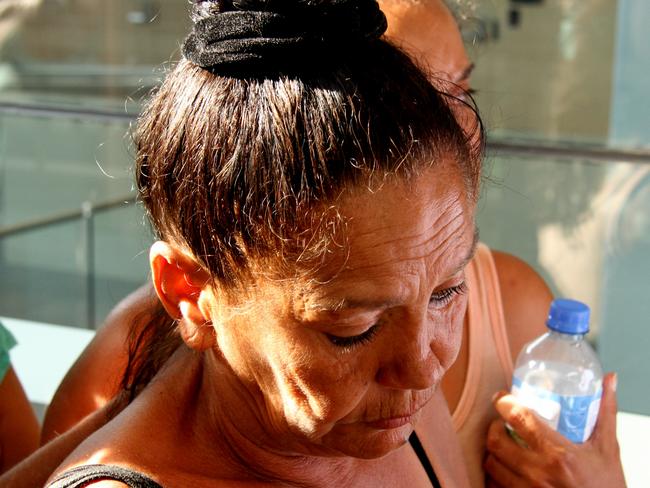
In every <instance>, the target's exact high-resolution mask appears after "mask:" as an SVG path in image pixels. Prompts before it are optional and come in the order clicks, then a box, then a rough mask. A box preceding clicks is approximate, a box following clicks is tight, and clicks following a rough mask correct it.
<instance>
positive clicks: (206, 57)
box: [183, 0, 387, 71]
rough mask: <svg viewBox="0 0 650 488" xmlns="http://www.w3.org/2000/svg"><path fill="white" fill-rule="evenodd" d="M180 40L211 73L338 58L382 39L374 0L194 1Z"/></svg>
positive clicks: (381, 22)
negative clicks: (190, 23)
mask: <svg viewBox="0 0 650 488" xmlns="http://www.w3.org/2000/svg"><path fill="white" fill-rule="evenodd" d="M192 20H193V22H194V26H193V29H192V31H191V32H190V34H189V36H188V37H187V38H186V39H185V42H184V44H183V55H184V56H185V58H186V59H188V60H189V61H191V62H192V63H194V64H196V65H198V66H200V67H202V68H205V69H210V70H214V71H221V70H235V71H268V70H273V71H283V70H287V69H298V70H300V69H302V68H303V67H305V66H308V65H310V64H315V63H320V62H323V61H325V60H326V59H336V58H337V57H340V56H343V55H345V54H346V53H348V52H350V51H353V50H354V49H355V48H356V47H358V46H360V45H362V44H364V43H367V42H368V41H373V40H376V39H378V38H379V37H381V35H382V34H383V33H384V31H385V30H386V27H387V24H386V17H385V16H384V14H383V12H382V11H381V10H380V9H379V5H378V4H377V2H376V1H375V0H329V1H327V0H196V1H195V3H194V6H193V12H192Z"/></svg>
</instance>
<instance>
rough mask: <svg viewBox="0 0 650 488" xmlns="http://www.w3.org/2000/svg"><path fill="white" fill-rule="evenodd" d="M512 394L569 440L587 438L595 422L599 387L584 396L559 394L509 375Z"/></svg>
mask: <svg viewBox="0 0 650 488" xmlns="http://www.w3.org/2000/svg"><path fill="white" fill-rule="evenodd" d="M512 394H513V395H514V396H515V397H516V398H517V400H518V401H519V403H521V404H522V405H524V406H525V407H528V408H530V409H532V410H535V412H537V414H538V415H539V416H540V417H541V418H542V420H544V421H545V422H546V423H547V424H548V425H549V426H550V427H551V428H552V429H553V430H556V431H558V432H559V433H561V434H562V435H564V436H565V437H566V438H567V439H569V440H570V441H572V442H576V443H582V442H585V441H586V440H587V439H589V436H591V432H592V431H593V430H594V426H595V425H596V419H597V418H598V411H599V409H600V396H601V394H602V390H600V389H599V390H598V392H596V394H594V395H588V396H563V395H558V394H557V393H553V392H552V391H549V390H546V389H544V388H539V387H536V386H531V385H529V384H527V383H522V381H521V380H520V379H518V378H517V377H516V376H514V377H513V378H512Z"/></svg>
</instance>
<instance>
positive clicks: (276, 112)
mask: <svg viewBox="0 0 650 488" xmlns="http://www.w3.org/2000/svg"><path fill="white" fill-rule="evenodd" d="M194 20H195V27H194V31H193V33H192V34H191V35H190V37H189V38H188V39H187V40H186V43H185V46H184V52H185V56H186V59H185V60H183V61H182V62H181V63H180V64H179V65H178V66H177V67H176V69H175V70H174V71H173V72H172V73H171V74H170V75H169V77H168V78H167V80H166V81H165V83H164V84H163V86H162V87H161V88H160V90H159V91H158V93H157V94H156V95H155V96H154V97H153V99H152V101H151V102H150V104H149V106H148V108H147V110H146V112H145V113H144V115H143V117H142V119H141V121H140V125H139V129H138V133H137V145H138V157H137V180H138V187H139V191H140V194H141V198H142V201H143V202H144V204H145V207H146V209H147V211H148V213H149V215H150V217H151V220H152V222H153V224H154V226H155V228H156V230H157V232H158V234H159V237H160V239H161V242H159V243H157V244H156V245H155V246H154V247H153V249H152V254H151V256H152V269H153V278H154V284H155V285H156V288H157V290H158V293H159V295H160V297H161V300H162V302H163V304H164V305H165V307H166V308H167V310H168V311H169V312H170V314H171V315H172V316H173V317H175V318H178V319H179V324H180V329H181V331H182V333H183V336H184V338H185V339H186V342H187V343H188V344H189V345H190V347H193V348H194V349H197V350H201V351H207V353H206V354H207V355H208V356H209V357H211V358H213V359H212V361H213V362H214V364H221V365H222V366H223V367H224V368H226V369H227V371H229V374H231V376H232V381H233V382H235V383H236V384H237V385H238V386H237V387H236V388H241V389H242V391H246V394H247V395H250V396H251V398H253V399H255V401H254V402H253V404H251V405H250V406H249V407H250V410H251V411H250V412H248V413H247V414H246V415H248V417H247V418H250V419H255V422H257V424H258V425H257V427H256V429H257V430H258V431H259V435H260V436H261V437H260V439H263V440H262V441H261V442H263V443H266V444H276V445H275V446H271V445H270V446H269V447H270V448H273V447H277V448H281V449H288V450H292V451H295V452H310V453H317V454H324V455H327V454H332V455H338V454H346V455H353V456H356V457H376V456H380V455H383V454H386V453H387V452H389V451H390V450H392V449H394V448H396V447H397V446H399V445H401V443H403V442H404V441H405V440H406V438H407V437H408V434H409V433H410V429H412V426H413V423H414V422H415V419H416V418H417V412H418V411H419V409H420V408H421V407H422V406H423V405H424V404H425V403H426V401H427V400H428V399H429V398H430V396H431V394H432V392H433V390H434V389H435V387H436V386H437V384H438V382H439V381H440V377H441V375H442V374H443V373H444V371H445V370H446V369H447V368H448V367H449V366H450V365H451V363H452V362H453V360H454V358H455V355H456V352H457V349H458V346H459V340H460V325H461V323H462V318H463V314H464V307H465V301H464V298H463V293H464V274H463V269H464V266H465V265H466V264H467V261H468V259H469V258H470V257H471V254H472V252H473V247H474V244H475V232H474V215H473V214H474V206H475V200H476V197H477V193H478V184H479V179H480V147H476V146H477V144H476V141H478V140H480V137H479V138H477V137H475V134H467V133H466V132H465V131H463V129H462V128H461V127H460V126H459V124H458V123H457V121H456V119H455V117H454V112H455V104H459V103H461V104H462V103H463V102H462V101H458V100H456V99H455V98H453V97H450V96H446V95H445V94H441V93H440V92H438V91H437V90H436V89H435V88H434V87H433V86H432V85H431V84H430V83H429V81H428V80H427V77H426V76H425V75H424V74H423V73H421V72H420V71H419V70H418V68H417V67H416V66H415V65H414V64H413V63H412V62H411V61H410V60H409V58H408V57H407V56H406V55H404V54H403V53H402V52H401V51H399V50H398V49H396V48H394V47H393V46H391V45H390V44H388V43H387V42H385V41H384V40H382V39H380V36H381V34H382V33H383V31H384V29H385V19H384V17H383V14H381V12H380V11H379V10H378V7H377V4H376V2H374V1H370V0H367V1H365V0H338V1H336V0H332V1H318V2H316V1H306V0H305V1H299V0H296V1H291V2H290V1H287V0H278V1H273V0H266V1H263V0H249V1H232V2H222V1H219V2H211V1H203V2H199V3H197V4H196V6H195V11H194ZM479 126H480V125H478V124H477V127H479ZM242 415H244V413H242ZM254 430H255V428H254Z"/></svg>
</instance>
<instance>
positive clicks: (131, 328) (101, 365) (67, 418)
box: [41, 285, 157, 444]
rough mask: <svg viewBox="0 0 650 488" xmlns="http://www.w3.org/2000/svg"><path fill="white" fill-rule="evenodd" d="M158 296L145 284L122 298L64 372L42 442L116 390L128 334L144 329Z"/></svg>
mask: <svg viewBox="0 0 650 488" xmlns="http://www.w3.org/2000/svg"><path fill="white" fill-rule="evenodd" d="M156 300H157V297H156V295H155V292H154V291H153V287H152V286H151V285H144V286H142V287H140V288H138V289H137V290H136V291H134V292H133V293H131V294H130V295H129V296H127V297H126V298H124V299H123V300H122V301H121V302H120V303H119V304H118V305H117V306H116V307H115V308H114V309H113V310H112V311H111V313H110V314H109V315H108V317H107V318H106V320H105V322H104V324H103V325H102V327H101V328H100V329H99V330H98V331H97V333H96V334H95V337H94V338H93V339H92V341H91V342H90V343H89V344H88V346H87V347H86V348H85V349H84V351H83V352H82V353H81V355H80V356H79V358H78V359H77V360H76V362H75V363H74V364H73V366H72V367H71V368H70V370H69V371H68V372H67V374H66V376H65V377H64V378H63V381H62V382H61V384H60V385H59V387H58V389H57V391H56V393H55V395H54V398H53V399H52V401H51V403H50V405H49V407H48V409H47V412H46V415H45V419H44V421H43V430H42V434H41V443H42V444H44V443H46V442H48V441H49V440H51V439H53V438H54V437H56V436H57V435H59V434H61V433H63V432H66V431H67V430H68V429H70V428H71V427H72V426H73V425H75V424H76V423H77V422H79V421H80V420H81V419H83V418H84V417H85V416H86V415H88V414H90V413H91V412H93V411H95V410H96V409H98V408H100V407H102V406H103V405H105V404H106V403H107V402H108V401H109V400H110V399H111V398H112V397H113V396H114V395H115V394H116V393H117V391H118V390H119V386H120V381H121V379H122V374H123V372H124V367H125V366H126V363H127V360H128V344H129V340H128V339H129V336H130V334H131V333H134V332H136V331H137V329H138V328H142V327H144V325H145V324H146V323H147V322H148V319H149V315H148V313H150V311H151V310H152V308H154V307H155V304H156Z"/></svg>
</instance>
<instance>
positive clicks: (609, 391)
mask: <svg viewBox="0 0 650 488" xmlns="http://www.w3.org/2000/svg"><path fill="white" fill-rule="evenodd" d="M617 383H618V377H617V375H616V373H608V374H606V375H605V377H604V378H603V395H602V397H601V399H600V409H599V411H598V420H597V421H596V427H595V428H594V432H593V434H592V439H593V440H594V442H597V443H602V442H605V443H608V444H609V443H611V442H614V441H615V440H616V413H617V411H618V402H617V400H616V386H617Z"/></svg>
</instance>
